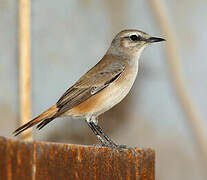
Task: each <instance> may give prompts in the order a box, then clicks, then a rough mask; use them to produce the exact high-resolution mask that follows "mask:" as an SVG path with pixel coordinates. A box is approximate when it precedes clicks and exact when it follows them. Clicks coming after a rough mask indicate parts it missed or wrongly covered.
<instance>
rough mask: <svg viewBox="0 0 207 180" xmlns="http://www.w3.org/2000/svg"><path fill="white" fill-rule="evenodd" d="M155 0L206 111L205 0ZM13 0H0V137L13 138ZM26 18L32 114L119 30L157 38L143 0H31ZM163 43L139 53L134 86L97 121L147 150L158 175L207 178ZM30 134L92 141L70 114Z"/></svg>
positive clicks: (50, 101) (58, 139)
mask: <svg viewBox="0 0 207 180" xmlns="http://www.w3.org/2000/svg"><path fill="white" fill-rule="evenodd" d="M161 2H162V3H164V5H165V7H166V9H167V13H168V15H169V17H170V19H169V21H170V23H171V24H172V27H173V28H174V29H173V30H174V31H175V33H176V37H177V41H178V43H179V52H180V56H181V59H182V62H181V63H182V68H183V72H184V75H185V78H186V80H187V88H188V90H189V92H190V94H191V98H192V99H193V101H194V102H195V105H196V107H197V108H198V110H199V113H201V115H202V117H207V111H206V107H207V93H206V91H207V80H206V69H207V51H206V47H207V33H206V32H207V22H206V17H207V11H206V6H207V1H204V0H197V1H196V0H183V1H167V0H165V1H164V0H163V1H161ZM17 3H18V1H16V0H0V39H1V40H0V82H1V85H0V114H1V117H0V135H1V136H5V137H9V138H14V137H13V136H12V134H11V133H12V132H13V130H14V129H15V128H16V127H17V126H18V120H19V99H18V93H19V89H18V76H19V71H18V36H17V35H18V31H17V30H18V21H17V19H18V4H17ZM31 21H32V24H31V41H32V44H31V58H32V59H31V60H32V116H33V117H35V116H36V115H38V114H39V113H41V112H42V111H44V110H45V109H46V108H48V107H49V106H51V105H53V104H54V103H55V102H56V101H57V100H58V98H59V97H60V96H61V94H62V93H63V92H64V91H65V90H66V89H67V88H68V87H70V86H71V85H72V84H73V83H74V82H75V81H76V80H78V78H79V77H80V76H81V75H82V74H84V73H85V72H86V71H87V70H88V69H89V68H90V67H91V66H93V65H94V64H95V63H96V62H97V61H98V60H99V59H100V58H101V57H102V56H103V55H104V53H105V52H106V50H107V48H108V46H109V44H110V42H111V40H112V38H113V36H114V35H115V34H116V33H117V32H119V31H120V30H122V29H126V28H136V29H140V30H143V31H145V32H147V33H149V34H151V35H154V36H158V37H159V36H161V37H164V35H163V34H161V31H160V28H159V24H157V20H156V18H155V15H154V11H152V9H151V6H150V5H149V2H148V1H145V0H139V1H137V0H129V1H126V0H119V1H118V0H113V1H112V0H105V1H96V0H87V1H86V0H84V1H83V0H82V1H81V0H78V1H74V0H71V1H68V0H61V1H55V0H44V1H41V0H35V1H32V2H31ZM165 48H166V46H165V43H159V44H154V45H152V46H150V47H148V48H147V49H146V50H145V51H144V53H143V55H142V56H141V61H140V69H139V76H138V78H137V80H136V83H135V85H134V87H133V89H132V90H131V92H130V94H129V95H128V96H127V98H125V99H124V101H122V103H120V104H119V105H117V106H116V107H115V108H113V109H112V110H111V111H110V112H107V113H106V114H104V115H103V116H102V117H100V125H101V126H102V127H103V129H104V130H105V131H106V133H108V134H109V135H110V136H111V137H112V138H113V139H114V140H115V141H116V142H118V143H120V144H127V145H131V146H137V147H152V148H154V149H155V150H156V176H157V179H159V180H166V179H168V180H171V179H172V180H174V179H176V180H183V179H188V180H191V179H192V180H194V179H206V178H205V177H204V175H205V173H204V171H205V169H206V167H204V166H203V161H202V160H203V158H202V156H201V154H200V153H199V152H200V151H199V149H198V148H197V144H196V142H195V138H194V134H193V133H192V131H191V127H190V126H189V125H188V123H187V122H188V120H187V118H186V115H185V112H184V111H183V109H182V106H181V105H180V102H179V100H178V98H177V96H176V93H175V89H174V84H173V81H172V79H171V72H170V71H169V68H168V59H167V56H166V51H165V50H166V49H165ZM203 119H204V125H205V126H206V121H205V120H206V119H205V118H203ZM34 139H35V140H41V141H55V142H65V143H77V144H94V143H97V141H96V137H94V135H93V134H92V132H91V130H90V129H89V128H88V126H87V125H86V124H85V122H84V121H80V120H71V119H69V118H65V119H57V120H56V121H53V122H51V123H50V124H49V125H48V126H47V127H45V128H44V129H43V130H41V131H36V130H35V131H34Z"/></svg>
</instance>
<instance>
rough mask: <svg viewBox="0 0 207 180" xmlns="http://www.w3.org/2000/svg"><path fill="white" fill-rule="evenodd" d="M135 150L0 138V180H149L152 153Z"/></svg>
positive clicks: (151, 170)
mask: <svg viewBox="0 0 207 180" xmlns="http://www.w3.org/2000/svg"><path fill="white" fill-rule="evenodd" d="M135 151H136V155H134V154H133V152H132V151H130V150H124V151H123V152H120V151H118V150H112V149H110V148H103V147H101V148H98V147H95V146H82V145H69V144H57V143H45V142H35V141H34V142H26V141H18V140H7V139H6V138H3V137H0V179H1V180H4V179H21V180H24V179H27V180H28V179H38V180H41V179H44V180H47V179H50V180H51V179H59V180H62V179H87V180H90V179H98V180H101V179H107V180H108V179H141V180H142V179H147V180H148V179H149V180H153V179H154V178H155V167H154V166H155V153H154V151H153V150H152V149H136V148H135Z"/></svg>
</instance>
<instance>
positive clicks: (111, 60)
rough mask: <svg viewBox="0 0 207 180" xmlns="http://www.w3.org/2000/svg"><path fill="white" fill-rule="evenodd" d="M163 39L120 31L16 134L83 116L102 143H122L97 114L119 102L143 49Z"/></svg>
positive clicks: (134, 32) (130, 81) (136, 71)
mask: <svg viewBox="0 0 207 180" xmlns="http://www.w3.org/2000/svg"><path fill="white" fill-rule="evenodd" d="M161 41H165V39H163V38H158V37H153V36H150V35H149V34H147V33H145V32H143V31H140V30H136V29H127V30H122V31H121V32H119V33H118V34H117V35H116V36H115V37H114V39H113V40H112V42H111V45H110V47H109V48H108V50H107V51H106V54H105V55H104V56H103V58H102V59H101V60H100V61H99V62H98V63H97V64H96V65H95V66H94V67H92V68H91V69H90V70H89V71H88V72H87V73H85V74H84V75H83V76H82V77H81V78H80V79H79V80H78V81H77V82H76V83H74V85H72V86H71V87H70V88H69V89H68V90H67V91H66V92H65V93H64V94H63V95H62V96H61V97H60V99H59V100H58V101H57V102H56V104H55V105H53V106H51V107H50V108H49V109H47V110H46V111H44V112H43V113H42V114H40V115H39V116H37V117H35V118H34V119H32V120H31V121H29V122H28V123H26V124H24V125H23V126H21V127H19V128H18V129H16V130H15V131H14V132H13V133H14V135H15V136H17V135H19V134H20V133H22V132H23V131H25V130H26V129H28V128H30V127H32V126H35V125H37V126H36V128H37V129H39V130H40V129H42V128H43V127H44V126H46V125H47V124H48V123H50V122H51V121H53V120H54V119H56V118H59V117H73V118H82V119H84V120H85V122H86V123H87V124H88V126H89V127H90V128H91V130H92V131H93V133H94V134H95V135H96V136H97V139H98V140H99V141H100V143H101V146H107V147H112V148H116V147H121V146H120V145H118V144H117V143H115V142H114V141H113V140H112V139H111V138H110V137H109V136H108V135H107V134H106V133H105V132H104V131H103V129H102V128H101V127H100V126H99V125H98V116H99V115H101V114H103V113H104V112H106V111H108V110H109V109H111V108H112V107H113V106H115V105H116V104H118V103H119V102H120V101H121V100H122V99H123V98H124V97H125V96H126V95H127V94H128V93H129V91H130V89H131V88H132V86H133V84H134V82H135V79H136V76H137V73H138V64H139V58H140V55H141V53H142V51H143V50H144V49H145V48H146V47H147V46H148V45H149V44H152V43H155V42H161Z"/></svg>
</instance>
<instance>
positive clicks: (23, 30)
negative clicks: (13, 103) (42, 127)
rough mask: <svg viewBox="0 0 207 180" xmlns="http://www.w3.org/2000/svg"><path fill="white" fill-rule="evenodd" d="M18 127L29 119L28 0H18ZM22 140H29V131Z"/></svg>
mask: <svg viewBox="0 0 207 180" xmlns="http://www.w3.org/2000/svg"><path fill="white" fill-rule="evenodd" d="M19 70H20V79H19V81H20V119H21V121H20V125H23V124H25V123H26V122H28V121H29V120H30V118H31V97H30V92H31V87H30V74H31V73H30V0H19ZM22 138H23V139H31V138H32V136H31V129H30V130H28V131H27V132H26V134H25V133H24V135H23V136H22Z"/></svg>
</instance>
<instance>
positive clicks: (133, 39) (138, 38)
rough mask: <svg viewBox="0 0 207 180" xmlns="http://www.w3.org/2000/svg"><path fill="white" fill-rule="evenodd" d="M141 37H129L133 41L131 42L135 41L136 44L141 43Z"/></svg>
mask: <svg viewBox="0 0 207 180" xmlns="http://www.w3.org/2000/svg"><path fill="white" fill-rule="evenodd" d="M140 38H141V37H140V36H137V35H131V36H129V39H130V40H131V41H134V42H136V41H139V40H140Z"/></svg>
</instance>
